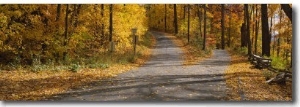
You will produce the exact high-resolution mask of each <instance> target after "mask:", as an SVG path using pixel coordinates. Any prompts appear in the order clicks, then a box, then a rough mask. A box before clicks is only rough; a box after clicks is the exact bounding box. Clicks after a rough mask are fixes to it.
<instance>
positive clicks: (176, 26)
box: [173, 4, 178, 34]
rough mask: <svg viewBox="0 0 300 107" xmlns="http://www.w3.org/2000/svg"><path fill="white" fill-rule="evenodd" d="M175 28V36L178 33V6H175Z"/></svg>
mask: <svg viewBox="0 0 300 107" xmlns="http://www.w3.org/2000/svg"><path fill="white" fill-rule="evenodd" d="M173 8H174V27H175V34H177V33H178V23H177V9H176V4H174V7H173Z"/></svg>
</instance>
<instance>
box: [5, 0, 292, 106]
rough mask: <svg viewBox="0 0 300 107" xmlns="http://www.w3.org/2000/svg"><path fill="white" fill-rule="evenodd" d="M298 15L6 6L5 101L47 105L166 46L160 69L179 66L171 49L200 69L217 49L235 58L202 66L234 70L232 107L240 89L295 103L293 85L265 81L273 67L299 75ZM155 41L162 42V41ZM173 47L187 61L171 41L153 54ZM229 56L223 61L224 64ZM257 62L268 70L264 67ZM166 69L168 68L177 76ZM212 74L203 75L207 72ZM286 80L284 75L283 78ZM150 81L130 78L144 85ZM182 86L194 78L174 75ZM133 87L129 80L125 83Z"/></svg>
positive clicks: (200, 7)
mask: <svg viewBox="0 0 300 107" xmlns="http://www.w3.org/2000/svg"><path fill="white" fill-rule="evenodd" d="M292 14H293V9H292V5H291V4H0V74H1V75H0V90H2V91H0V99H1V100H41V99H45V98H48V97H50V96H52V95H54V94H59V93H62V92H64V91H66V90H68V89H70V88H74V87H78V86H83V85H86V84H89V83H91V82H95V80H101V79H106V78H110V77H115V76H117V75H118V74H120V73H124V72H127V71H129V70H132V69H133V68H135V67H136V68H137V67H140V65H143V64H144V63H145V62H146V61H147V60H149V58H151V55H152V53H154V52H156V51H157V50H154V52H153V51H152V49H154V48H156V49H157V48H161V47H163V49H160V51H163V52H161V53H163V54H164V57H165V56H168V55H169V56H170V57H166V58H165V59H163V60H159V61H156V62H155V63H158V64H161V63H160V61H162V62H163V61H165V60H168V61H165V62H167V63H169V62H170V63H174V62H175V61H173V60H172V58H173V57H174V55H173V56H172V55H171V54H170V52H173V53H175V52H176V55H178V59H179V56H180V57H183V58H182V59H180V61H181V60H184V61H183V64H182V65H183V66H189V65H193V64H194V65H193V66H192V67H195V66H198V65H199V66H200V65H201V64H198V63H200V61H202V60H203V59H206V58H211V57H212V52H215V51H222V52H224V53H226V54H227V52H228V53H230V55H227V56H228V57H229V56H231V58H228V60H227V61H228V63H229V62H230V64H228V65H227V64H225V62H224V61H223V62H222V60H215V59H213V61H211V62H209V61H208V62H209V64H208V65H209V66H206V65H201V66H202V67H203V66H205V69H211V68H213V67H216V68H217V67H220V66H223V65H222V64H224V65H226V66H229V67H228V68H226V70H225V69H224V72H225V73H224V75H225V76H227V77H225V79H226V80H224V81H226V85H227V86H229V88H231V89H233V91H232V93H233V94H232V95H233V96H232V98H231V99H230V100H236V99H238V98H239V96H240V93H242V92H240V90H242V91H244V92H245V93H246V94H248V95H246V94H245V95H246V96H248V98H250V99H251V98H252V97H253V95H254V97H253V98H252V99H255V101H256V100H270V99H271V100H274V101H278V98H280V99H286V100H287V101H289V100H292V86H291V83H289V84H288V85H286V87H282V86H279V85H278V86H271V85H269V84H268V83H265V81H266V80H265V78H264V77H268V79H269V78H270V77H271V76H273V77H274V75H273V74H275V73H273V74H271V73H269V72H271V70H269V68H271V69H274V68H275V70H277V71H280V72H281V71H288V69H289V70H291V68H292V63H293V62H292V59H293V53H292V51H293V50H292V47H293V43H292V42H293V23H292ZM156 36H164V38H163V39H161V38H156V39H155V37H156ZM166 40H168V41H167V42H168V43H169V42H170V43H174V44H172V45H174V46H173V47H176V48H178V47H179V48H180V49H182V54H181V51H180V52H179V51H178V50H179V49H178V50H176V51H174V50H172V49H173V47H171V46H169V44H168V45H166V44H163V45H164V46H161V47H159V46H158V47H155V44H159V43H157V41H159V42H160V43H161V42H162V41H166ZM167 42H166V43H167ZM161 44H162V43H161ZM171 48H172V49H171ZM215 49H218V50H215ZM212 50H215V51H212ZM168 52H169V53H168ZM177 52H178V53H177ZM166 53H168V54H166ZM179 53H180V54H179ZM224 53H222V55H224ZM253 54H255V55H253ZM154 55H155V54H154ZM218 55H219V54H218ZM222 55H219V57H222V58H223V57H224V56H222ZM162 56H163V55H162ZM154 57H156V56H154ZM219 57H218V58H219ZM152 58H153V57H152ZM156 58H159V57H156ZM176 58H177V57H176ZM176 58H175V57H174V59H176ZM251 58H252V59H251ZM224 59H225V58H224ZM176 60H177V59H176ZM262 60H265V63H263V61H262ZM172 61H173V62H172ZM217 61H220V62H217ZM258 61H260V62H262V63H260V65H259V64H258ZM178 62H179V61H177V62H176V63H178ZM212 62H214V63H212ZM215 62H216V63H215ZM249 62H251V63H252V64H253V65H254V67H253V66H252V65H251V64H250V63H249ZM255 64H256V65H255ZM145 65H146V64H145ZM151 65H152V64H148V66H150V67H153V66H151ZM154 65H155V64H154ZM163 66H167V67H169V66H170V67H171V66H173V65H172V64H166V65H162V66H160V65H159V68H160V69H163ZM175 66H177V65H175ZM180 66H181V65H180ZM264 67H265V68H267V67H269V68H268V69H264ZM153 68H154V67H153ZM195 68H196V67H195ZM255 68H262V69H255ZM147 69H148V68H147ZM149 69H151V68H149ZM174 69H177V68H174ZM222 69H223V68H222ZM169 70H170V71H168V70H166V71H167V72H168V73H169V72H173V71H172V70H173V69H169ZM196 70H197V71H198V68H197V69H196ZM214 70H215V69H211V70H207V71H203V72H209V74H210V73H211V72H215V71H214ZM69 71H71V72H69ZM216 71H218V70H216ZM262 71H263V72H262ZM266 71H268V72H266ZM158 72H159V70H158ZM180 72H181V71H180ZM201 72H202V71H201ZM218 72H219V71H218ZM173 73H174V72H173ZM175 73H178V72H175ZM181 73H182V72H181ZM183 73H185V72H183ZM285 73H287V72H285ZM285 73H282V75H283V76H281V77H282V78H284V80H285V76H286V75H285ZM289 73H290V72H289ZM149 74H151V72H149ZM170 74H171V73H170ZM175 75H177V74H175ZM202 75H203V74H201V75H198V74H193V75H191V77H192V79H190V80H193V81H192V82H193V83H195V82H196V83H205V84H206V82H208V81H206V80H205V81H202V80H201V81H199V82H198V81H194V80H195V77H196V78H198V77H201V78H202ZM163 76H164V75H160V76H159V77H160V78H164V77H163ZM207 76H208V77H209V75H207ZM277 76H278V75H277ZM277 76H276V77H277ZM279 76H280V75H279ZM203 77H206V75H203ZM211 77H212V80H211V81H210V80H209V81H210V82H215V81H214V80H216V81H221V80H219V79H218V78H215V77H220V75H212V76H211ZM288 77H292V74H291V73H290V74H288ZM143 78H144V77H142V78H141V77H138V79H137V80H134V79H133V80H132V81H143ZM147 78H148V77H147ZM168 78H169V77H168ZM155 79H156V78H154V77H151V79H149V80H155ZM175 79H180V80H182V79H189V77H188V75H186V76H184V77H183V76H179V77H178V78H176V76H174V77H173V74H172V80H171V81H172V82H174V83H175V82H178V83H175V85H176V86H177V85H178V84H179V85H182V84H183V85H185V83H188V82H183V83H179V82H180V81H177V80H176V81H175ZM273 80H276V78H275V77H274V78H273ZM281 80H283V79H281ZM118 81H122V80H118ZM132 81H131V80H130V79H126V80H125V82H126V84H124V85H127V82H132ZM159 81H163V82H164V83H163V84H161V83H159V84H158V85H162V86H159V87H164V85H173V84H169V83H168V82H170V81H169V80H168V81H164V80H159ZM222 81H223V79H222ZM144 82H145V81H144ZM147 82H148V81H147ZM165 82H166V83H165ZM150 83H151V81H149V84H150ZM270 83H271V82H270ZM108 85H111V86H113V85H114V83H108ZM135 85H136V84H135ZM143 85H144V84H143ZM146 85H147V84H146ZM146 85H145V86H146ZM155 85H157V84H155V83H151V85H149V86H151V87H148V86H147V87H146V88H149V90H150V88H152V86H155ZM175 85H174V86H175ZM179 85H178V86H179ZM189 85H192V84H189ZM211 86H214V85H211ZM127 87H128V86H126V87H125V88H124V89H127ZM130 87H131V86H130ZM241 87H242V88H241ZM143 88H145V87H143ZM213 88H216V89H219V88H220V87H213ZM229 88H228V89H229ZM166 89H167V88H166ZM170 89H173V88H170ZM262 89H264V90H265V91H261V90H262ZM105 90H106V89H105ZM107 90H114V89H110V88H109V89H107ZM119 90H121V88H120V89H117V91H119ZM188 90H189V91H190V89H188ZM245 90H246V91H245ZM270 90H271V91H270ZM272 90H273V91H272ZM274 90H275V91H274ZM98 91H99V90H98ZM150 91H151V92H152V91H153V92H155V90H150ZM195 91H205V92H207V91H210V90H198V89H197V90H195ZM237 92H238V93H237ZM265 92H267V93H265ZM273 92H275V93H273ZM249 93H250V94H249ZM278 93H279V94H278ZM118 94H119V93H118ZM126 94H127V93H126ZM156 94H157V93H150V94H149V95H150V96H154V95H156ZM187 95H188V94H187ZM228 95H229V94H228ZM265 95H267V96H265ZM268 95H270V96H271V97H270V96H268ZM147 96H148V94H147ZM272 96H276V97H272ZM119 97H120V96H119ZM189 97H191V96H189ZM281 97H282V98H281ZM197 98H198V97H197ZM262 98H266V99H262ZM241 100H243V99H242V98H241Z"/></svg>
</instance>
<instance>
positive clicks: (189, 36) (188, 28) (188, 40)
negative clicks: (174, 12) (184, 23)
mask: <svg viewBox="0 0 300 107" xmlns="http://www.w3.org/2000/svg"><path fill="white" fill-rule="evenodd" d="M187 36H188V43H190V5H188V35H187Z"/></svg>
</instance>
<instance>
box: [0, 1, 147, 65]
mask: <svg viewBox="0 0 300 107" xmlns="http://www.w3.org/2000/svg"><path fill="white" fill-rule="evenodd" d="M0 19H1V21H0V23H1V24H0V28H1V31H0V35H1V39H0V47H1V49H0V60H1V64H3V65H12V64H21V65H32V64H34V63H37V62H38V63H42V64H47V63H52V62H53V63H61V64H67V63H70V62H72V61H74V60H81V59H82V58H87V57H91V56H95V55H96V54H99V53H105V52H107V51H108V49H109V43H110V42H113V43H114V44H115V46H114V47H115V51H117V52H119V53H124V52H126V51H128V49H131V45H132V44H131V41H132V40H131V36H130V35H131V29H132V28H138V30H137V35H138V36H143V35H145V33H146V31H147V30H148V27H147V22H148V21H147V17H146V9H145V8H144V6H141V5H137V4H126V5H123V4H114V5H109V4H95V5H86V4H57V5H55V4H40V5H38V4H35V5H29V4H15V5H11V4H9V5H4V4H3V5H1V6H0Z"/></svg>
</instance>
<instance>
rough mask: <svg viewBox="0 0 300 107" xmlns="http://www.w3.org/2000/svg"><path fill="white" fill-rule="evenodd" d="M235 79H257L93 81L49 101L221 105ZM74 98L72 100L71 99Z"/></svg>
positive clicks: (165, 77) (195, 77) (203, 77)
mask: <svg viewBox="0 0 300 107" xmlns="http://www.w3.org/2000/svg"><path fill="white" fill-rule="evenodd" d="M236 76H239V77H241V76H246V77H251V76H253V77H257V76H258V75H249V73H239V74H237V73H234V74H229V76H227V78H224V75H223V74H205V75H161V76H151V75H145V76H141V77H124V78H110V79H106V80H100V81H95V82H92V83H90V84H88V85H87V87H86V88H76V89H72V90H70V91H68V92H66V93H62V94H58V95H54V96H52V97H50V98H48V99H45V100H50V101H84V100H87V101H223V100H226V99H227V96H226V83H225V80H226V79H228V78H234V77H236ZM74 96H75V97H74Z"/></svg>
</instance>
